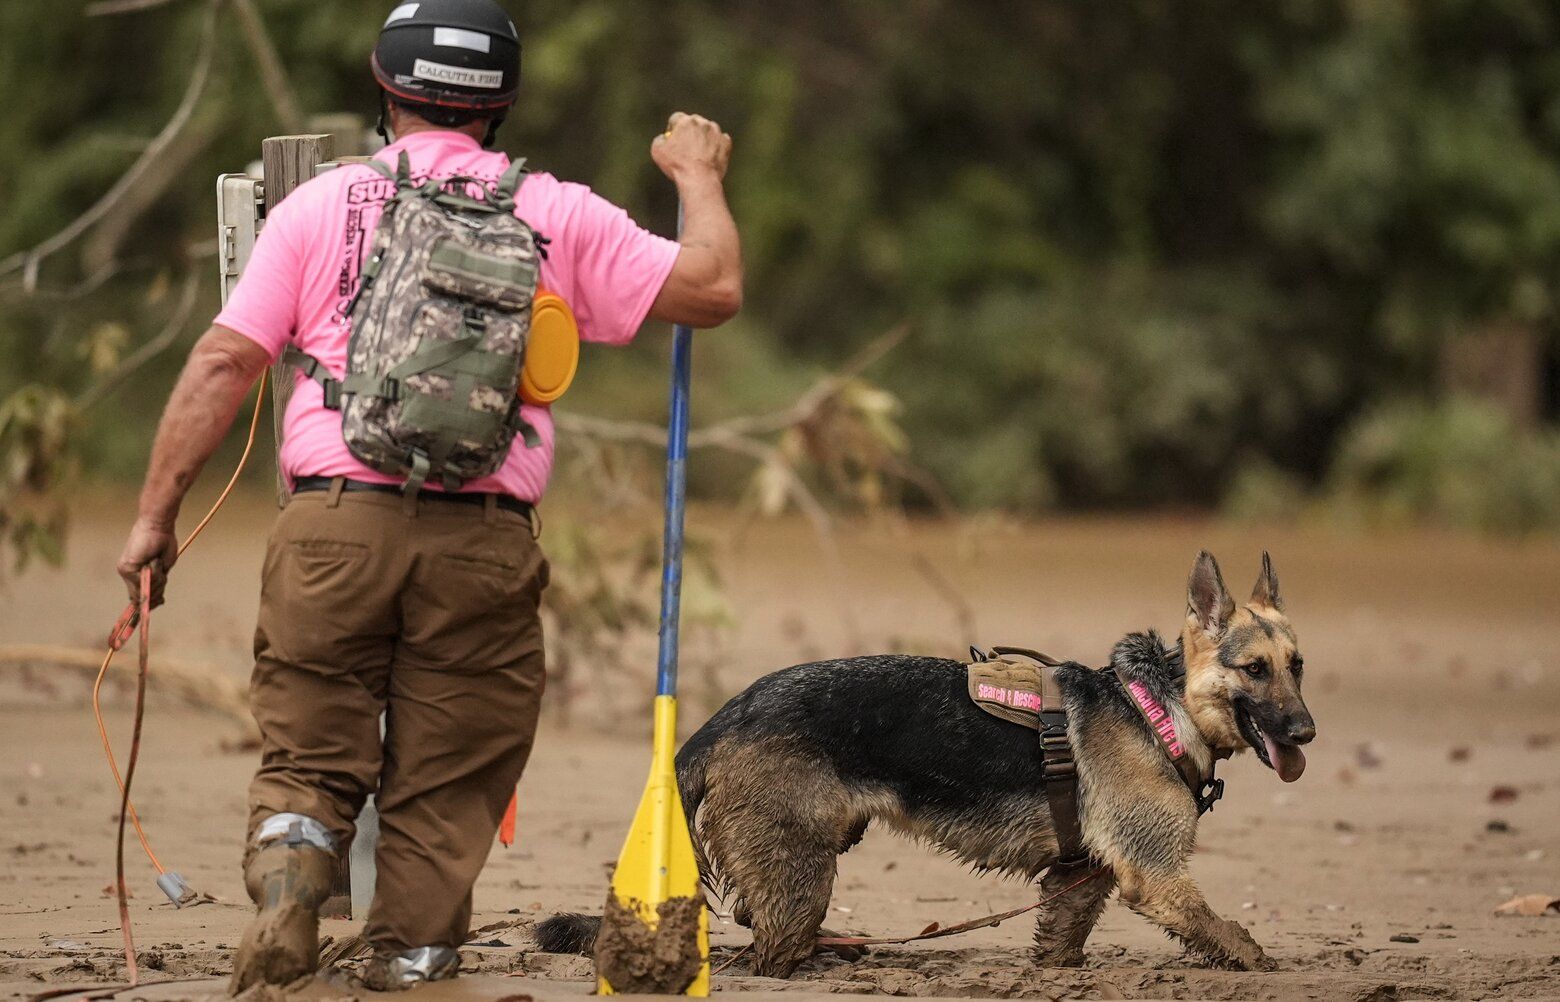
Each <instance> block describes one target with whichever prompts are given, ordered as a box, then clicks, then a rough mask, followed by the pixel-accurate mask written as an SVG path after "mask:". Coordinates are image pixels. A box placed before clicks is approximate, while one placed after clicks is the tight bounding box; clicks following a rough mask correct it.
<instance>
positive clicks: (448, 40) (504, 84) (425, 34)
mask: <svg viewBox="0 0 1560 1002" xmlns="http://www.w3.org/2000/svg"><path fill="white" fill-rule="evenodd" d="M373 67H374V78H375V79H376V80H378V81H379V86H381V87H383V88H384V89H385V91H386V92H387V93H389V95H390V96H391V97H392V98H393V99H394V100H395V101H396V102H397V103H399V104H407V105H412V106H417V105H425V106H426V105H432V106H434V107H438V108H450V109H461V110H464V111H473V112H494V113H496V116H495V117H500V118H501V117H502V116H503V112H504V110H505V109H507V108H508V107H509V106H510V105H511V104H514V102H515V96H516V95H517V94H518V93H519V91H520V35H519V32H517V31H516V30H515V23H514V22H513V21H511V20H510V19H509V15H508V14H505V13H504V9H503V8H502V7H500V6H499V5H498V4H497V3H495V2H494V0H407V2H405V3H401V4H400V5H399V6H397V7H396V8H395V9H394V10H392V11H391V12H390V17H389V18H388V19H387V20H386V21H385V26H384V28H383V29H381V30H380V33H379V44H378V45H376V46H375V47H374V57H373ZM483 117H486V116H483Z"/></svg>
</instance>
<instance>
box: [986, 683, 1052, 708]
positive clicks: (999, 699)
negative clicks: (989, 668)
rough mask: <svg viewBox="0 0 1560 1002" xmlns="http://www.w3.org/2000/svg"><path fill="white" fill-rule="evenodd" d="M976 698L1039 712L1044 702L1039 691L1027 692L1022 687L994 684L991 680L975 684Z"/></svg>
mask: <svg viewBox="0 0 1560 1002" xmlns="http://www.w3.org/2000/svg"><path fill="white" fill-rule="evenodd" d="M975 698H977V699H985V700H990V701H991V702H994V703H1001V704H1002V705H1004V706H1011V707H1013V708H1014V709H1018V710H1033V711H1035V712H1037V713H1038V712H1039V711H1040V709H1041V708H1042V705H1043V704H1042V702H1041V699H1040V696H1039V694H1038V693H1033V692H1025V691H1024V690H1022V689H1009V688H1007V687H1006V686H1001V685H992V684H991V683H989V682H981V683H980V684H978V685H976V686H975Z"/></svg>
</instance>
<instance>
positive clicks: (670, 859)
mask: <svg viewBox="0 0 1560 1002" xmlns="http://www.w3.org/2000/svg"><path fill="white" fill-rule="evenodd" d="M676 741H677V698H676V697H675V696H657V697H656V699H655V738H654V752H653V753H652V755H651V759H650V781H649V782H648V783H646V784H645V793H644V796H643V797H642V798H640V801H639V810H638V811H636V812H635V813H634V823H633V825H632V826H631V827H630V828H629V829H628V838H627V839H626V840H625V841H624V843H623V851H622V852H621V853H620V854H619V855H618V863H617V870H616V871H614V872H613V875H612V893H613V895H615V896H616V897H617V900H618V903H619V904H621V905H623V906H624V907H625V908H630V909H635V910H637V911H638V913H639V917H640V920H641V921H643V922H644V923H645V924H646V925H647V926H649V927H650V928H652V929H654V928H655V927H656V925H657V924H658V923H659V921H660V916H659V915H658V914H657V912H656V909H657V907H658V906H659V905H660V904H661V903H662V902H664V901H666V900H668V899H670V898H695V899H697V900H699V901H700V903H701V905H700V909H699V957H700V959H701V960H702V964H701V965H700V967H699V973H698V976H697V977H695V978H694V979H693V983H692V984H690V985H689V986H688V987H687V989H686V990H684V992H683V994H685V995H691V996H694V997H697V998H704V997H706V996H708V995H709V993H710V929H709V925H710V920H709V909H707V908H705V907H703V904H702V902H703V894H702V892H701V890H700V888H699V864H698V862H697V861H696V860H695V858H694V855H693V837H692V836H691V834H690V833H689V831H688V817H687V815H686V814H684V813H683V805H682V797H681V796H680V795H679V794H678V792H677V769H676V748H675V746H676ZM596 987H597V990H598V991H599V992H600V993H601V994H603V995H612V994H615V993H614V991H613V989H612V986H611V985H610V984H608V983H607V981H606V979H605V978H598V979H597V982H596Z"/></svg>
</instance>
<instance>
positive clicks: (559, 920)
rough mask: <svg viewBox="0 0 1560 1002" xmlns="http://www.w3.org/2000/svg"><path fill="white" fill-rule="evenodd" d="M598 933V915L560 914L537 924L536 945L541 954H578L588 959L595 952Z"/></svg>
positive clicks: (599, 923)
mask: <svg viewBox="0 0 1560 1002" xmlns="http://www.w3.org/2000/svg"><path fill="white" fill-rule="evenodd" d="M600 932H601V916H600V915H581V914H579V913H578V912H562V913H560V914H557V915H554V916H552V917H551V918H545V919H542V921H540V922H538V923H537V925H536V945H537V948H538V949H540V950H541V951H542V952H543V953H578V954H582V955H584V956H586V957H588V956H590V955H591V954H593V953H595V952H596V935H597V934H598V933H600Z"/></svg>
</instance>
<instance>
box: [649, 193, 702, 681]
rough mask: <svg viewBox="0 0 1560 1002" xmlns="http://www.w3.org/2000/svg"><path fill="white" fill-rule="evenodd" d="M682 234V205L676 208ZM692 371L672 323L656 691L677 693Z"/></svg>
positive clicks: (682, 335) (681, 334) (684, 340)
mask: <svg viewBox="0 0 1560 1002" xmlns="http://www.w3.org/2000/svg"><path fill="white" fill-rule="evenodd" d="M677 233H678V235H679V236H681V235H682V206H681V205H679V206H678V207H677ZM692 374H693V329H692V328H690V327H688V326H687V325H686V324H678V325H676V326H675V327H673V328H672V402H671V414H670V417H669V418H668V420H667V423H666V529H665V534H664V535H663V537H662V543H661V631H660V648H659V650H658V652H657V657H656V677H655V694H656V695H657V696H675V695H677V625H678V617H679V615H680V613H681V611H682V568H683V511H684V509H685V508H686V506H687V501H688V395H689V390H690V387H691V383H692Z"/></svg>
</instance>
